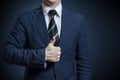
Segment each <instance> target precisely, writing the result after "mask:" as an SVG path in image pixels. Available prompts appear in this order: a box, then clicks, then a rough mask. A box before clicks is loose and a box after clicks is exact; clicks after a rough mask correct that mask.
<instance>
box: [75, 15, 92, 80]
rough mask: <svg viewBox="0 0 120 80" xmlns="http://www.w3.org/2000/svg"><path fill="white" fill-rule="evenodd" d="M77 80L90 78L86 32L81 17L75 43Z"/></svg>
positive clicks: (89, 59)
mask: <svg viewBox="0 0 120 80" xmlns="http://www.w3.org/2000/svg"><path fill="white" fill-rule="evenodd" d="M76 63H77V78H78V80H90V77H91V57H90V54H89V52H88V45H87V30H86V26H85V23H84V19H83V17H82V24H80V31H79V37H78V42H77V56H76Z"/></svg>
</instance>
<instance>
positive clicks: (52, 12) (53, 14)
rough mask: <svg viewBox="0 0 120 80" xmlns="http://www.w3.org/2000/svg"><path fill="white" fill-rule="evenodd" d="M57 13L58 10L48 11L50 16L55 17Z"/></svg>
mask: <svg viewBox="0 0 120 80" xmlns="http://www.w3.org/2000/svg"><path fill="white" fill-rule="evenodd" d="M56 14H57V12H56V10H50V11H49V13H48V15H49V16H50V17H54V16H55V15H56Z"/></svg>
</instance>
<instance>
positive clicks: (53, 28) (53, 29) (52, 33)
mask: <svg viewBox="0 0 120 80" xmlns="http://www.w3.org/2000/svg"><path fill="white" fill-rule="evenodd" d="M56 14H57V12H56V11H55V10H50V11H49V13H48V15H49V16H50V23H49V26H48V34H49V38H50V40H51V39H52V38H53V37H54V38H55V39H56V42H55V45H58V42H59V35H58V29H57V25H56V23H55V20H54V16H55V15H56Z"/></svg>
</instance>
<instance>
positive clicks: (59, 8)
mask: <svg viewBox="0 0 120 80" xmlns="http://www.w3.org/2000/svg"><path fill="white" fill-rule="evenodd" d="M42 8H43V14H44V16H45V21H46V25H47V29H48V26H49V23H50V17H49V15H48V13H49V11H50V10H53V9H52V8H50V7H48V6H46V5H44V4H43V3H42ZM54 10H56V12H57V15H55V16H54V20H55V23H56V25H57V29H58V35H59V36H60V33H61V17H62V4H61V3H60V4H59V5H58V6H57V7H56V8H55V9H54Z"/></svg>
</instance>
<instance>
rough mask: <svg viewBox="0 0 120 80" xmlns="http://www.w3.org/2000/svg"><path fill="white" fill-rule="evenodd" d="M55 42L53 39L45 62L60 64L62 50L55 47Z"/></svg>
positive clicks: (46, 53)
mask: <svg viewBox="0 0 120 80" xmlns="http://www.w3.org/2000/svg"><path fill="white" fill-rule="evenodd" d="M55 41H56V40H55V38H52V40H51V42H50V43H49V44H48V46H47V47H46V49H45V60H46V61H48V62H58V61H59V60H60V56H61V48H60V47H56V46H54V44H55Z"/></svg>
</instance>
